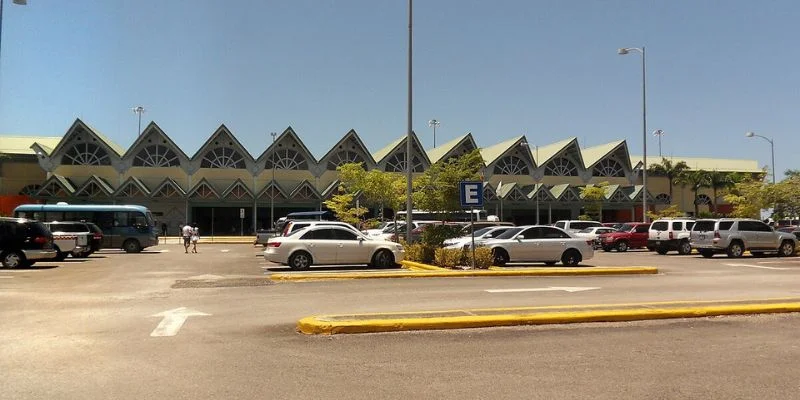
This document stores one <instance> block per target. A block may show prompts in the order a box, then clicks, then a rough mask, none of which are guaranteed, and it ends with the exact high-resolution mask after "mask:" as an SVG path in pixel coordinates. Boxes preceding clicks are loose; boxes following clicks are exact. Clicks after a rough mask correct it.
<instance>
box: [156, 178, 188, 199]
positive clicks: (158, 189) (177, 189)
mask: <svg viewBox="0 0 800 400" xmlns="http://www.w3.org/2000/svg"><path fill="white" fill-rule="evenodd" d="M165 187H170V188H172V189H173V190H175V192H177V194H178V196H179V197H186V191H185V190H183V188H182V187H181V185H179V184H178V182H175V180H174V179H172V178H165V179H164V180H163V181H161V183H159V184H158V186H156V188H155V189H154V190H153V191H151V192H150V196H151V197H161V196H160V195H161V193H162V191H163V190H164V189H165Z"/></svg>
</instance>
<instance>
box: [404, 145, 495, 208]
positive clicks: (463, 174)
mask: <svg viewBox="0 0 800 400" xmlns="http://www.w3.org/2000/svg"><path fill="white" fill-rule="evenodd" d="M481 168H483V158H482V157H481V153H480V151H479V150H477V149H476V150H473V151H471V152H469V153H466V154H463V155H461V156H459V157H453V158H450V159H448V160H444V161H439V162H437V163H435V164H433V165H432V166H431V167H430V168H429V169H428V170H427V171H425V173H424V174H422V175H421V176H419V177H418V178H417V179H415V180H414V193H413V198H414V204H415V207H416V208H419V209H421V210H425V211H430V212H448V211H459V210H461V203H460V201H459V193H458V190H459V188H458V183H459V182H461V181H477V180H480V171H481ZM445 218H446V215H445Z"/></svg>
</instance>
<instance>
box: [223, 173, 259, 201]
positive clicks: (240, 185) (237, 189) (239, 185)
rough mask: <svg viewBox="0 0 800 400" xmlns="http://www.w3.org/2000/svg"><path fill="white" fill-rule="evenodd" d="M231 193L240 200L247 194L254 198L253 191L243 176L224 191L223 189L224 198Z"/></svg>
mask: <svg viewBox="0 0 800 400" xmlns="http://www.w3.org/2000/svg"><path fill="white" fill-rule="evenodd" d="M231 194H233V196H234V197H236V198H235V199H234V200H240V199H242V198H243V197H245V196H247V197H250V198H251V199H252V198H253V191H252V190H250V188H249V187H247V185H245V184H244V182H243V181H242V179H241V178H238V179H236V180H235V181H233V183H231V184H230V185H229V186H228V187H227V188H226V189H225V190H224V191H222V198H227V197H228V196H229V195H231Z"/></svg>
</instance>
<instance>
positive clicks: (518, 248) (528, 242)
mask: <svg viewBox="0 0 800 400" xmlns="http://www.w3.org/2000/svg"><path fill="white" fill-rule="evenodd" d="M538 235H539V231H538V229H537V228H536V227H533V228H528V229H525V230H523V231H522V232H520V233H518V234H517V235H516V236H515V237H514V239H512V240H510V241H509V243H508V245H507V246H506V247H507V249H508V256H509V258H510V259H511V261H531V260H535V259H536V257H537V256H536V254H538V249H537V246H538V245H539V243H538V239H537V238H538Z"/></svg>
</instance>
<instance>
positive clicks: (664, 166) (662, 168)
mask: <svg viewBox="0 0 800 400" xmlns="http://www.w3.org/2000/svg"><path fill="white" fill-rule="evenodd" d="M689 169H690V168H689V165H687V164H686V162H685V161H679V162H677V163H675V164H673V163H672V160H668V159H666V158H662V159H661V163H660V164H650V167H649V168H647V173H649V174H652V175H654V176H663V177H666V178H667V180H668V181H669V201H670V203H672V186H674V184H675V182H676V181H677V179H678V177H679V176H680V175H681V174H683V173H684V172H686V171H688V170H689Z"/></svg>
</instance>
